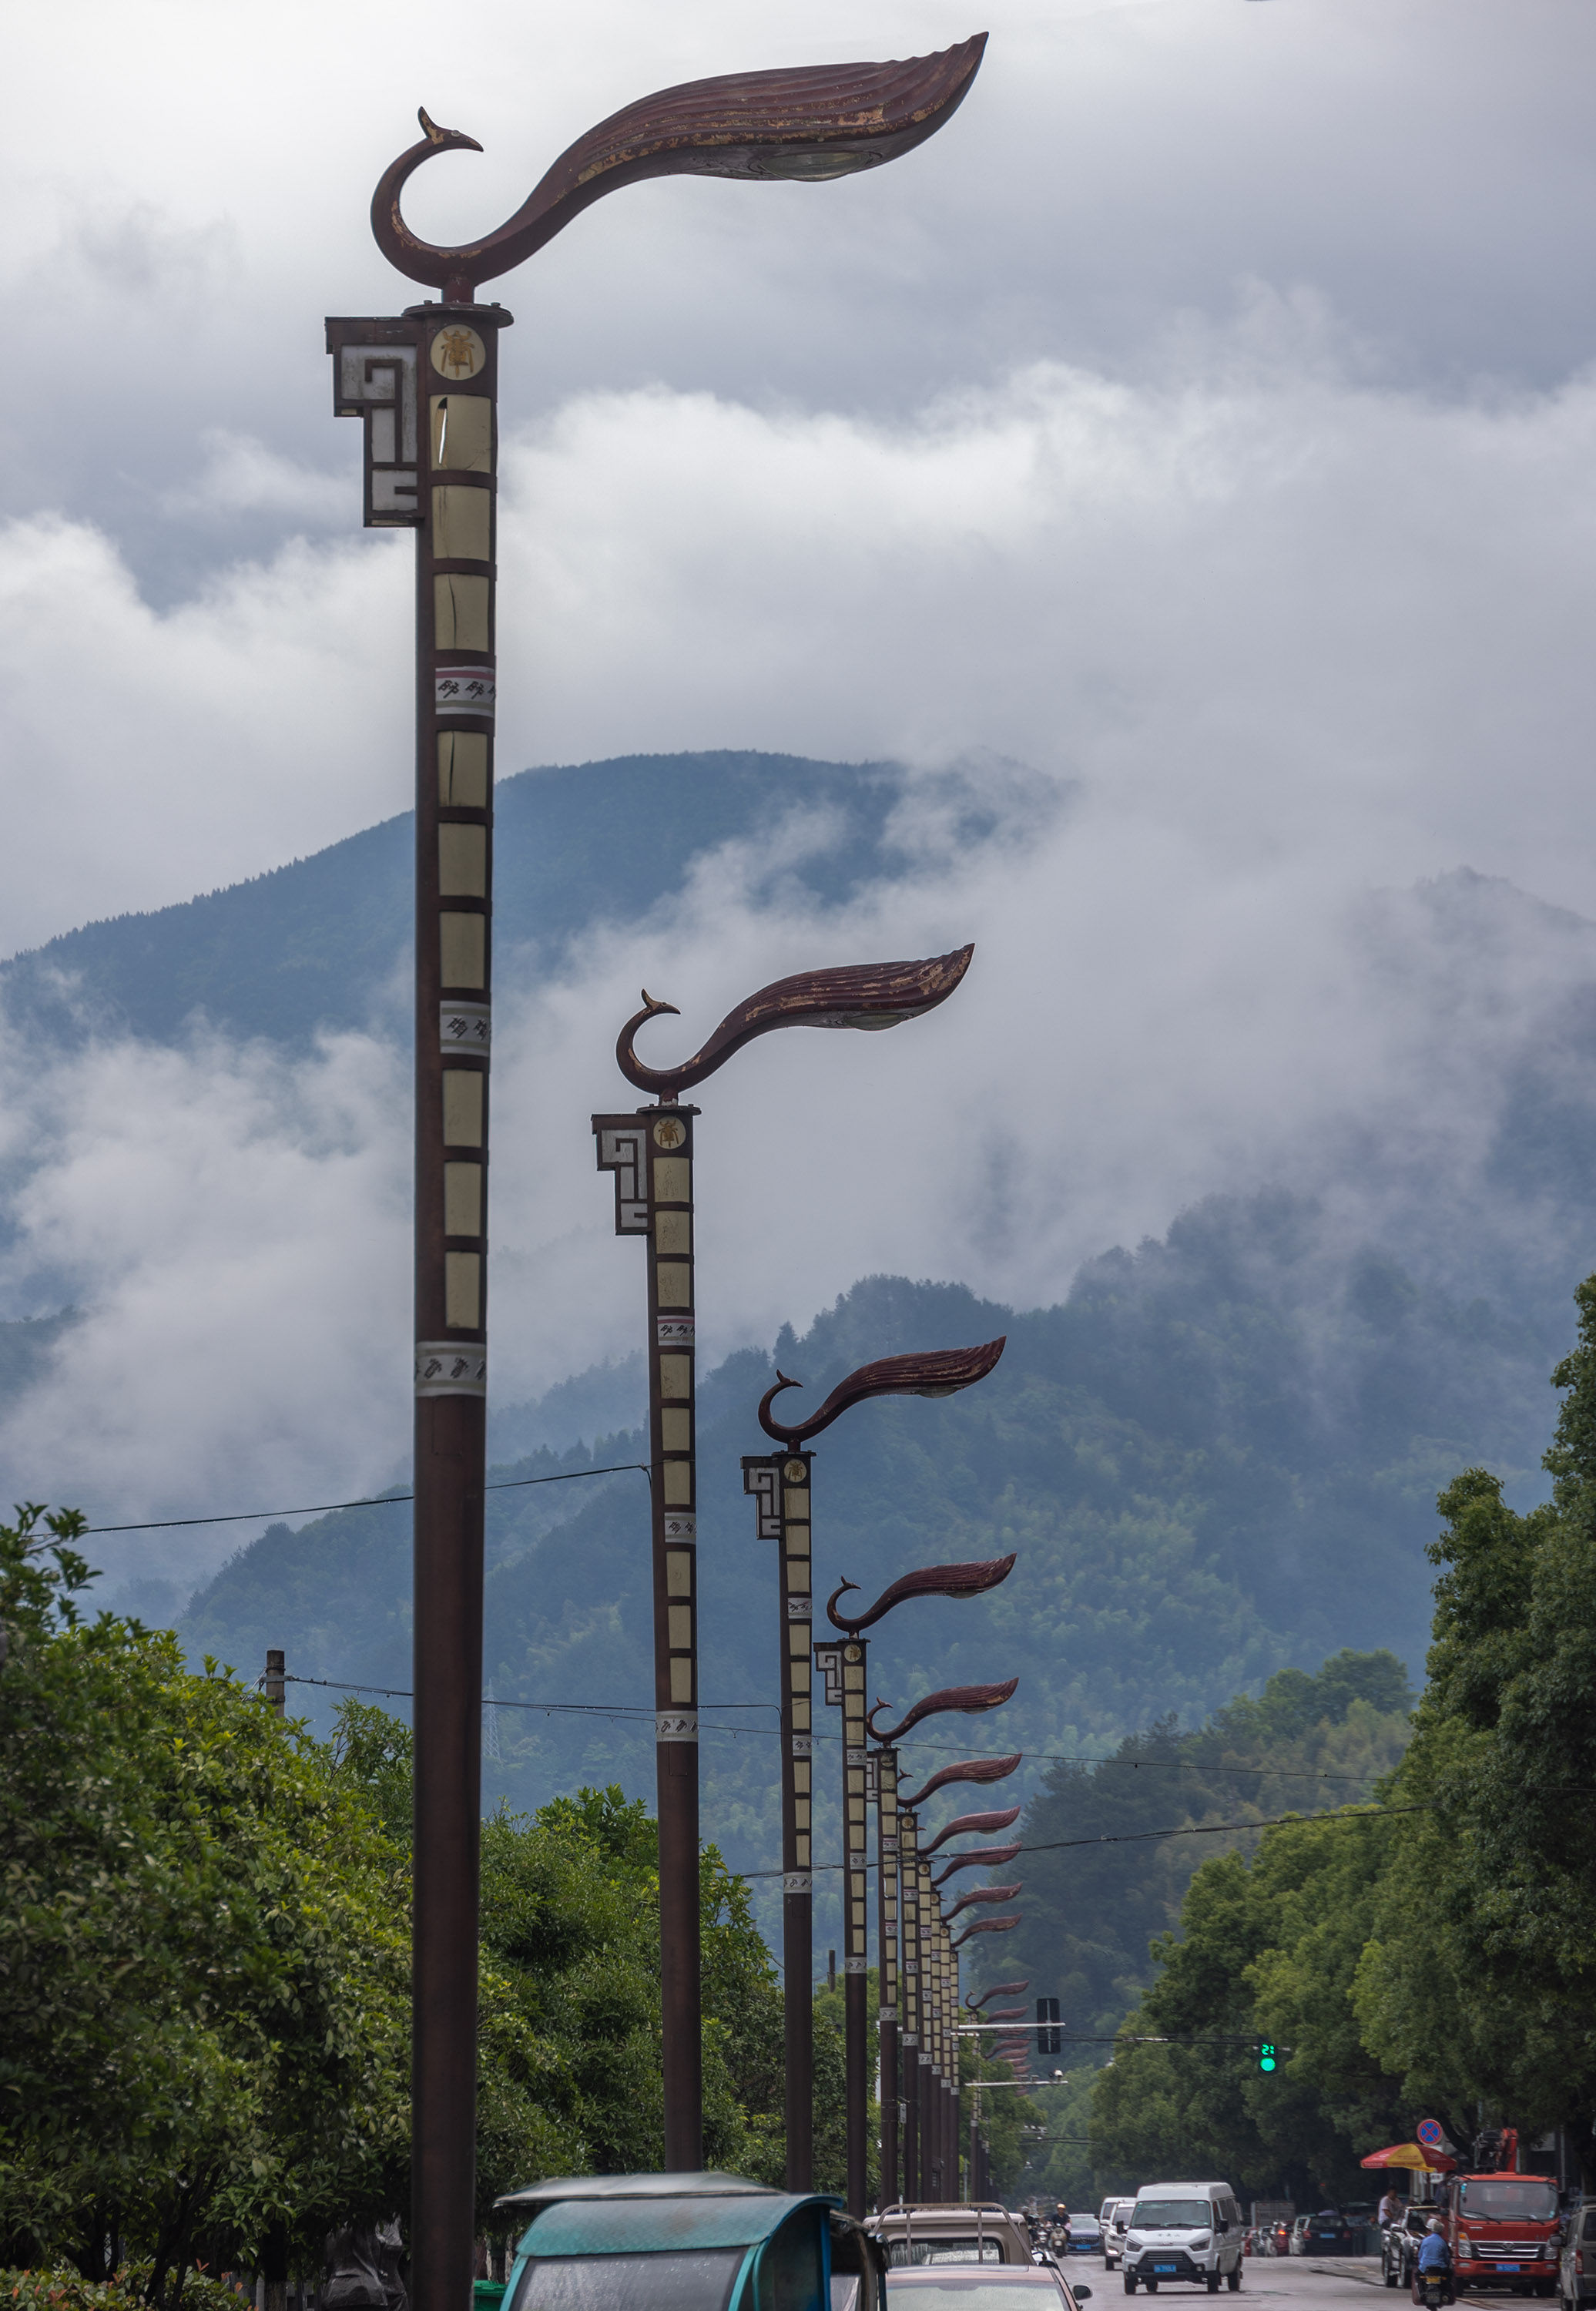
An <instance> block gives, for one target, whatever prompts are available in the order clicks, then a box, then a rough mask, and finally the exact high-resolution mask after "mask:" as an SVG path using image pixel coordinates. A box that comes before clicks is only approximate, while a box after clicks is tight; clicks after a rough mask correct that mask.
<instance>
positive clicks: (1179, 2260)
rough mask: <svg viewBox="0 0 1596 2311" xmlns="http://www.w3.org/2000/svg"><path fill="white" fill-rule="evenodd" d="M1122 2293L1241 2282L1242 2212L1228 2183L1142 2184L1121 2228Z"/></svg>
mask: <svg viewBox="0 0 1596 2311" xmlns="http://www.w3.org/2000/svg"><path fill="white" fill-rule="evenodd" d="M1121 2269H1122V2271H1123V2272H1124V2274H1125V2292H1126V2294H1127V2295H1134V2294H1135V2292H1136V2290H1137V2289H1138V2286H1141V2287H1145V2288H1146V2289H1147V2293H1148V2294H1149V2295H1156V2293H1157V2292H1158V2285H1159V2281H1160V2280H1165V2279H1167V2280H1170V2281H1171V2282H1172V2283H1173V2282H1174V2281H1177V2280H1184V2281H1185V2282H1186V2284H1187V2285H1188V2286H1192V2285H1197V2284H1201V2285H1203V2286H1206V2287H1207V2289H1208V2293H1209V2294H1210V2295H1217V2293H1218V2292H1219V2282H1220V2280H1224V2281H1225V2285H1226V2287H1228V2288H1229V2289H1230V2290H1231V2292H1232V2294H1234V2292H1235V2290H1236V2289H1237V2288H1239V2287H1240V2285H1241V2283H1242V2211H1241V2209H1240V2207H1239V2206H1238V2205H1237V2204H1236V2196H1235V2193H1234V2191H1233V2190H1232V2189H1231V2187H1230V2185H1229V2184H1228V2183H1144V2184H1143V2185H1142V2187H1141V2189H1140V2190H1139V2191H1138V2193H1137V2194H1136V2204H1135V2206H1134V2207H1133V2208H1132V2209H1131V2211H1130V2219H1129V2222H1128V2223H1127V2224H1126V2226H1125V2247H1124V2260H1123V2263H1122V2264H1121Z"/></svg>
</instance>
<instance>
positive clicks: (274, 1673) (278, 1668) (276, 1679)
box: [260, 1650, 287, 1717]
mask: <svg viewBox="0 0 1596 2311" xmlns="http://www.w3.org/2000/svg"><path fill="white" fill-rule="evenodd" d="M284 1675H285V1670H284V1662H283V1655H282V1653H278V1652H275V1651H271V1650H268V1652H267V1653H266V1675H265V1676H264V1677H263V1678H262V1679H261V1680H260V1689H261V1691H262V1692H263V1693H264V1694H265V1696H266V1699H267V1701H268V1702H269V1703H270V1704H271V1706H272V1707H273V1709H275V1712H276V1714H277V1715H278V1716H279V1717H281V1716H282V1715H283V1711H284V1708H285V1706H286V1701H287V1690H286V1687H285V1684H284Z"/></svg>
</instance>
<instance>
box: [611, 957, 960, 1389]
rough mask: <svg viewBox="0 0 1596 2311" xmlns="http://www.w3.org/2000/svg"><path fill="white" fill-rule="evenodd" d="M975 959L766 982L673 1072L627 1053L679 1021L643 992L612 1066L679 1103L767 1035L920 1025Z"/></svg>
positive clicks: (668, 1006)
mask: <svg viewBox="0 0 1596 2311" xmlns="http://www.w3.org/2000/svg"><path fill="white" fill-rule="evenodd" d="M974 953H975V949H974V946H961V947H955V950H954V951H953V953H952V954H951V955H931V956H929V958H928V959H927V960H926V961H925V962H923V963H859V964H844V965H842V967H841V968H840V969H838V970H835V971H799V972H794V973H793V975H792V977H791V978H790V979H776V980H772V982H771V984H770V985H769V986H768V987H762V988H761V989H760V990H759V991H758V993H757V994H755V995H750V996H749V998H748V999H747V1001H746V1003H739V1004H738V1005H737V1009H736V1010H735V1011H728V1013H727V1015H726V1016H725V1018H724V1019H722V1021H721V1022H720V1025H719V1026H718V1027H717V1028H716V1030H715V1032H714V1033H713V1034H712V1035H711V1037H710V1040H709V1042H707V1043H706V1044H705V1045H704V1046H703V1049H702V1051H695V1052H694V1053H693V1057H692V1058H691V1059H690V1060H683V1061H682V1063H681V1065H680V1066H679V1067H676V1068H650V1067H646V1066H645V1065H644V1063H643V1062H642V1060H640V1059H639V1058H638V1056H637V1053H636V1051H634V1050H633V1048H632V1039H633V1037H634V1036H635V1035H636V1033H637V1031H638V1029H639V1028H640V1027H641V1025H642V1024H643V1022H644V1021H645V1020H646V1019H659V1018H663V1017H665V1016H667V1014H668V1015H669V1016H671V1017H673V1018H679V1017H680V1016H681V1015H680V1013H679V1012H678V1011H677V1010H676V1005H675V1004H674V1003H656V1001H655V1000H654V999H653V997H652V996H651V995H650V993H649V990H648V989H647V988H646V987H645V988H644V990H643V1007H642V1009H641V1011H636V1012H633V1014H632V1017H631V1018H630V1019H628V1021H627V1022H626V1025H624V1027H623V1028H622V1030H621V1033H620V1034H619V1036H618V1037H617V1038H616V1042H615V1064H616V1066H617V1067H618V1068H620V1070H621V1073H622V1074H623V1075H624V1077H625V1078H626V1080H627V1082H628V1083H629V1084H635V1085H636V1086H637V1088H638V1090H639V1091H646V1092H652V1094H654V1096H655V1098H656V1099H659V1100H664V1101H667V1102H669V1101H673V1100H677V1099H679V1098H680V1097H681V1095H682V1094H683V1093H684V1092H685V1091H689V1090H691V1089H692V1087H693V1085H694V1084H701V1083H702V1082H703V1080H704V1078H705V1077H707V1076H712V1075H713V1074H714V1072H715V1070H716V1068H721V1067H724V1066H725V1064H726V1062H727V1060H729V1059H730V1058H731V1056H732V1053H733V1052H734V1051H741V1050H742V1048H743V1046H744V1044H745V1043H751V1042H753V1041H754V1037H755V1036H756V1035H768V1034H769V1033H771V1031H772V1028H775V1027H865V1028H873V1027H896V1026H898V1025H901V1023H902V1022H903V1020H905V1019H918V1018H920V1016H921V1015H922V1014H923V1013H925V1012H927V1011H934V1010H935V1009H936V1008H937V1006H938V1004H939V1003H946V1000H947V999H948V997H949V996H950V995H951V994H952V993H953V991H954V990H955V987H956V986H957V985H958V983H959V981H960V980H961V979H963V977H964V973H965V972H967V971H968V970H969V968H970V958H971V956H972V955H973V954H974ZM794 1384H795V1383H789V1385H794ZM772 1434H774V1432H773V1431H772Z"/></svg>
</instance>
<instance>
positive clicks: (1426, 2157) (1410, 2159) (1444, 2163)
mask: <svg viewBox="0 0 1596 2311" xmlns="http://www.w3.org/2000/svg"><path fill="white" fill-rule="evenodd" d="M1357 2163H1358V2165H1359V2166H1360V2167H1411V2168H1412V2170H1413V2171H1414V2173H1415V2174H1420V2173H1422V2172H1423V2171H1424V2169H1425V2168H1426V2167H1428V2168H1429V2169H1430V2171H1431V2173H1432V2174H1448V2175H1450V2174H1451V2172H1452V2168H1453V2167H1454V2166H1455V2165H1456V2164H1457V2162H1456V2160H1455V2159H1452V2158H1443V2157H1442V2155H1441V2153H1440V2151H1439V2150H1424V2149H1423V2148H1422V2146H1421V2145H1420V2144H1418V2143H1417V2142H1393V2143H1391V2146H1390V2148H1389V2149H1387V2150H1371V2151H1370V2153H1369V2155H1368V2157H1367V2158H1360V2159H1359V2160H1358V2162H1357Z"/></svg>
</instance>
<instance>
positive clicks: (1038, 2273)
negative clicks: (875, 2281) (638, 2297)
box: [640, 2263, 1092, 2311]
mask: <svg viewBox="0 0 1596 2311" xmlns="http://www.w3.org/2000/svg"><path fill="white" fill-rule="evenodd" d="M1091 2292H1092V2290H1091V2289H1090V2288H1089V2287H1072V2286H1071V2285H1070V2283H1069V2281H1068V2280H1067V2279H1066V2278H1065V2276H1064V2274H1063V2272H1061V2271H1060V2270H1058V2269H1057V2268H1056V2267H1055V2268H1054V2269H1052V2270H1044V2269H1042V2267H1040V2266H1039V2265H1038V2264H1036V2263H1030V2264H1028V2265H1027V2266H1026V2267H1025V2270H1023V2271H1022V2270H1021V2269H1020V2268H1019V2267H1018V2266H1017V2264H1013V2263H988V2264H985V2265H983V2266H982V2267H981V2269H980V2270H979V2271H978V2270H975V2269H973V2268H972V2267H971V2266H970V2265H969V2264H967V2263H966V2264H964V2266H962V2267H961V2266H960V2265H959V2264H957V2263H934V2264H929V2265H928V2264H925V2263H916V2264H914V2265H913V2266H912V2267H911V2266H910V2265H908V2264H901V2265H899V2267H898V2268H897V2269H896V2270H894V2271H889V2272H887V2274H886V2301H885V2311H1076V2306H1077V2304H1079V2303H1081V2302H1083V2301H1084V2300H1085V2299H1086V2297H1087V2296H1089V2295H1090V2294H1091ZM640 2311H641V2307H640Z"/></svg>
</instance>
